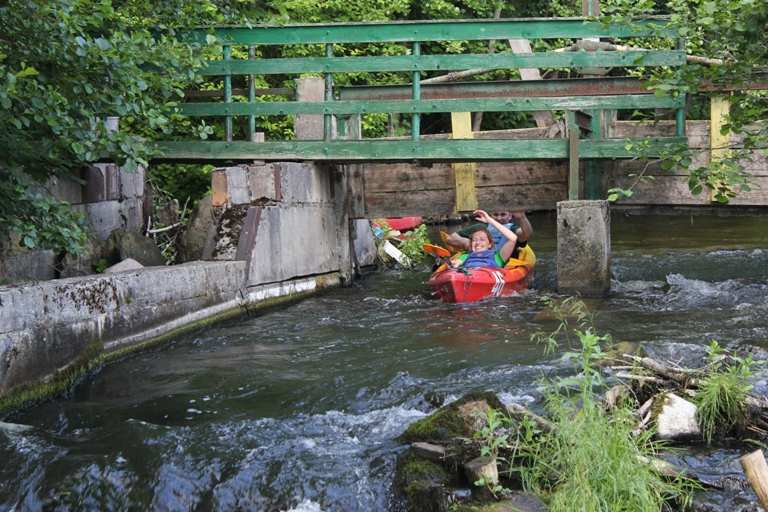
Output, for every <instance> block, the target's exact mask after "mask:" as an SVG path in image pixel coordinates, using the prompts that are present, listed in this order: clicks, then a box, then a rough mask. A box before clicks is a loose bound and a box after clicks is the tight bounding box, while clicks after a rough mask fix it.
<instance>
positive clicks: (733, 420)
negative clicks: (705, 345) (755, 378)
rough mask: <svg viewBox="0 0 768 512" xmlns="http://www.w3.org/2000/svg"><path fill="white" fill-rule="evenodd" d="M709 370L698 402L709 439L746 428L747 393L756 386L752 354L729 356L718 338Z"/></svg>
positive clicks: (710, 355)
mask: <svg viewBox="0 0 768 512" xmlns="http://www.w3.org/2000/svg"><path fill="white" fill-rule="evenodd" d="M709 359H710V364H709V372H708V373H707V375H705V376H704V377H703V378H702V379H701V380H700V381H699V382H698V392H697V394H696V405H697V406H698V413H697V414H698V419H699V425H700V426H701V433H702V435H703V437H704V439H705V440H706V441H707V443H711V442H712V438H713V437H714V435H715V434H718V433H721V434H725V433H728V432H732V431H733V430H736V429H740V428H743V426H744V421H745V420H746V399H747V394H748V393H749V392H750V391H751V390H752V385H751V384H750V383H749V377H750V375H751V374H752V366H753V362H752V358H751V357H747V358H738V357H726V356H725V355H724V353H723V350H722V348H721V347H720V345H719V344H718V343H717V342H716V341H714V340H713V341H712V343H711V344H710V346H709Z"/></svg>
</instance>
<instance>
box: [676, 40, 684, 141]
mask: <svg viewBox="0 0 768 512" xmlns="http://www.w3.org/2000/svg"><path fill="white" fill-rule="evenodd" d="M677 49H678V50H685V38H683V37H678V38H677ZM675 136H677V137H685V106H683V107H681V108H679V109H677V110H676V111H675Z"/></svg>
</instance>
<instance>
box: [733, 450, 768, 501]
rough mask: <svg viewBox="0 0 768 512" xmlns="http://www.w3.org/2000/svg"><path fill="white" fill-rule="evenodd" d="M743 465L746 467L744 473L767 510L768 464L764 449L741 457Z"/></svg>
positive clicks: (740, 460)
mask: <svg viewBox="0 0 768 512" xmlns="http://www.w3.org/2000/svg"><path fill="white" fill-rule="evenodd" d="M739 462H741V467H742V468H744V474H745V475H747V480H749V483H750V485H752V489H754V491H755V494H757V498H758V499H759V500H760V504H761V505H762V506H763V508H764V509H765V510H768V464H766V462H765V456H764V455H763V451H762V450H755V451H754V452H752V453H750V454H747V455H744V456H743V457H741V458H740V459H739Z"/></svg>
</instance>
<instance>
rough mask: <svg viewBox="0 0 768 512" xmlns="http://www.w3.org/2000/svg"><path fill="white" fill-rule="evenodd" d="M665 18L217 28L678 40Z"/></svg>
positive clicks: (323, 36)
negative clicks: (612, 21)
mask: <svg viewBox="0 0 768 512" xmlns="http://www.w3.org/2000/svg"><path fill="white" fill-rule="evenodd" d="M668 19H669V18H667V17H662V16H655V17H648V18H637V19H635V20H633V21H632V23H621V24H618V23H608V24H606V23H601V22H597V21H586V20H585V19H584V18H522V19H521V18H518V19H514V18H511V19H494V20H457V21H445V20H440V21H397V22H378V23H376V22H374V23H334V24H325V25H324V24H315V25H288V26H280V25H254V26H252V27H221V28H216V29H214V30H213V35H215V36H216V37H217V38H218V39H219V41H221V42H222V43H224V44H242V45H262V44H315V43H378V42H416V41H459V40H488V39H515V38H522V39H553V38H560V37H565V38H582V37H676V36H677V32H676V30H675V29H674V28H672V27H669V26H667V21H668ZM209 34H211V31H210V30H206V29H200V30H195V31H191V32H189V33H188V34H187V37H188V38H189V39H190V40H192V41H195V42H198V43H201V44H206V42H207V41H206V37H207V36H208V35H209Z"/></svg>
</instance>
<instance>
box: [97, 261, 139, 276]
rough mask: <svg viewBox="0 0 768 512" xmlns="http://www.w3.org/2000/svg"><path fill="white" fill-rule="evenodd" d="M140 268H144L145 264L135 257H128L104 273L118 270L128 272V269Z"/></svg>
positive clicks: (112, 272)
mask: <svg viewBox="0 0 768 512" xmlns="http://www.w3.org/2000/svg"><path fill="white" fill-rule="evenodd" d="M140 268H144V265H142V264H141V263H139V262H138V261H136V260H134V259H131V258H128V259H124V260H123V261H121V262H120V263H117V264H115V265H112V266H111V267H109V268H108V269H106V270H104V273H105V274H114V273H116V272H126V271H128V270H137V269H140Z"/></svg>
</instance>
